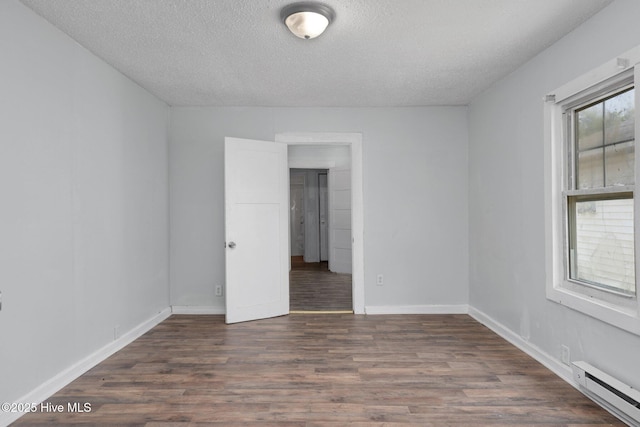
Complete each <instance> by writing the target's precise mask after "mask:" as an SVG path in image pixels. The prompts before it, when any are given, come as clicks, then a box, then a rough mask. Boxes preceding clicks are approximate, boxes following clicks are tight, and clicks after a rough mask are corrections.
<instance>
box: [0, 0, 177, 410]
mask: <svg viewBox="0 0 640 427" xmlns="http://www.w3.org/2000/svg"><path fill="white" fill-rule="evenodd" d="M0 58H2V60H1V62H2V65H1V66H0V69H1V72H0V93H1V94H2V96H1V97H0V117H2V126H0V141H1V142H0V194H1V195H2V208H1V209H0V218H1V220H0V236H2V237H1V238H0V262H1V265H2V267H1V268H0V291H2V299H3V304H2V311H0V337H1V343H0V402H20V400H18V399H19V398H21V397H22V396H24V395H25V394H26V393H28V392H31V391H32V390H34V389H35V388H36V387H38V386H40V385H42V384H43V383H45V382H46V381H47V380H49V379H51V378H52V377H54V376H55V375H56V374H59V373H60V372H61V371H63V370H65V369H67V368H69V367H70V366H71V365H73V364H75V363H77V362H78V361H80V360H81V359H83V358H85V357H87V356H89V355H90V354H92V353H94V352H96V351H97V350H99V349H101V348H102V347H104V346H105V345H107V344H109V343H112V342H113V340H114V328H115V327H118V330H119V333H121V334H125V333H126V332H127V331H129V330H131V329H132V328H134V327H135V326H137V325H139V324H140V323H142V322H144V321H146V320H148V319H149V318H152V317H153V316H154V315H155V314H157V313H158V312H159V311H162V310H163V309H166V308H167V307H168V303H169V284H168V214H167V213H168V191H167V188H168V173H167V169H168V168H167V153H168V146H167V116H168V107H167V106H166V105H165V104H164V103H162V102H160V101H158V100H157V99H156V98H154V97H152V96H151V95H149V93H148V92H146V91H144V90H143V89H141V88H140V87H138V86H136V85H135V84H133V83H132V82H131V81H130V80H128V79H127V78H125V77H124V76H123V75H121V74H120V73H118V72H116V71H115V70H114V69H113V68H112V67H110V66H108V65H106V64H105V63H103V62H102V61H101V60H99V59H98V58H96V57H95V56H94V55H92V54H90V53H89V52H87V51H86V50H84V49H83V48H81V47H80V46H79V45H78V44H77V43H76V42H74V41H72V40H71V39H70V38H68V37H67V36H65V35H63V34H62V33H61V32H60V31H58V30H57V29H55V28H53V27H52V26H51V25H49V24H48V23H46V22H45V21H44V20H43V19H42V18H40V17H39V16H37V15H35V14H34V13H33V12H32V11H30V10H28V9H27V8H26V7H25V6H23V5H22V4H21V3H18V2H17V1H14V0H2V1H0ZM0 415H1V414H0ZM5 415H8V414H5Z"/></svg>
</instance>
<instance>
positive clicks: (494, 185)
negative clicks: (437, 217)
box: [469, 0, 640, 388]
mask: <svg viewBox="0 0 640 427" xmlns="http://www.w3.org/2000/svg"><path fill="white" fill-rule="evenodd" d="M639 18H640V2H638V1H636V0H616V1H615V2H614V3H612V4H611V5H610V6H608V7H607V8H606V9H604V10H603V11H602V12H601V13H599V14H597V15H595V16H594V17H593V18H592V19H591V20H589V21H588V22H587V23H585V24H584V25H582V26H581V27H579V28H578V29H576V30H575V31H573V32H572V33H570V34H569V35H567V36H566V37H565V38H564V39H562V40H561V41H560V42H558V43H556V44H555V45H553V46H551V47H550V48H548V49H547V50H546V51H544V52H543V53H542V54H540V55H538V56H537V57H536V58H534V59H533V60H532V61H530V62H529V63H527V64H526V65H525V66H523V67H521V68H520V69H519V70H517V71H516V72H514V73H513V74H511V75H510V76H508V77H507V78H505V79H503V80H501V81H500V82H498V83H497V84H496V85H494V87H492V88H491V89H490V90H488V91H486V92H485V93H484V94H482V95H480V96H479V97H477V99H475V100H474V102H473V103H472V104H471V105H470V107H469V135H470V138H469V164H470V168H469V212H470V230H469V235H470V296H469V298H470V305H471V306H472V307H473V308H475V309H477V310H479V311H480V312H481V313H484V315H486V316H488V317H489V318H490V319H492V321H494V322H496V323H498V324H501V325H502V326H504V327H505V328H506V329H508V330H510V331H511V332H513V333H514V334H515V335H516V336H519V338H520V339H522V340H524V341H525V342H529V344H530V345H531V346H533V347H535V348H538V349H539V350H540V351H541V352H543V353H546V354H547V355H548V356H550V357H551V358H552V359H555V360H558V361H559V360H560V357H561V345H568V346H569V347H570V350H571V358H572V360H581V359H584V360H586V361H588V362H590V363H592V364H594V365H595V366H597V367H599V368H600V369H602V370H604V371H606V372H608V373H610V374H612V375H614V376H616V377H618V378H621V379H623V380H625V381H626V382H628V383H629V384H630V385H632V386H634V387H636V388H639V387H640V369H638V355H640V337H638V336H634V335H631V334H629V333H626V332H623V331H622V330H619V329H617V328H615V327H612V326H609V325H607V324H604V323H602V322H600V321H598V320H595V319H593V318H590V317H588V316H585V315H583V314H580V313H578V312H575V311H572V310H570V309H568V308H566V307H562V306H560V305H558V304H555V303H553V302H549V301H547V299H546V297H545V280H546V277H545V242H544V234H545V228H544V225H545V224H544V187H543V179H544V159H543V148H544V134H543V97H544V95H545V94H546V93H548V92H549V91H551V90H553V89H555V88H557V87H559V86H561V85H563V84H565V83H567V82H568V81H570V80H572V79H573V78H575V77H577V76H579V75H581V74H583V73H585V72H587V71H589V70H590V69H592V68H595V67H597V66H598V65H600V64H601V63H603V62H605V61H608V60H610V59H612V58H615V57H616V55H618V54H620V53H622V52H624V51H626V50H628V49H630V48H631V47H633V46H636V45H638V44H640V25H638V23H639V22H638V19H639Z"/></svg>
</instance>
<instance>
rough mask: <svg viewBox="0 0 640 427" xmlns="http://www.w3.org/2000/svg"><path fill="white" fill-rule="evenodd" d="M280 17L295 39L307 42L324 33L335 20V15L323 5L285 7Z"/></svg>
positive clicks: (309, 4)
mask: <svg viewBox="0 0 640 427" xmlns="http://www.w3.org/2000/svg"><path fill="white" fill-rule="evenodd" d="M280 17H281V18H282V21H283V22H284V24H285V25H286V26H287V28H289V30H291V32H292V33H293V34H294V35H295V36H296V37H300V38H301V39H306V40H309V39H313V38H316V37H318V36H319V35H320V34H322V33H323V32H324V30H325V29H326V28H327V26H328V25H329V24H330V23H331V21H333V19H334V18H335V13H334V12H333V9H331V8H330V7H329V6H326V5H324V4H320V3H311V2H303V3H294V4H290V5H289V6H285V7H284V8H283V9H282V11H281V12H280Z"/></svg>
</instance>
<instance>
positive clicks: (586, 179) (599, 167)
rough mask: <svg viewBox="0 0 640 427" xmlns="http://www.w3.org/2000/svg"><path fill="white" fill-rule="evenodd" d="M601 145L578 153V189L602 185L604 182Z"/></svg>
mask: <svg viewBox="0 0 640 427" xmlns="http://www.w3.org/2000/svg"><path fill="white" fill-rule="evenodd" d="M603 159H604V151H603V149H602V147H598V148H594V149H591V150H587V151H582V152H580V153H578V187H577V188H578V189H584V188H597V187H602V186H603V183H604V167H603V165H604V161H603Z"/></svg>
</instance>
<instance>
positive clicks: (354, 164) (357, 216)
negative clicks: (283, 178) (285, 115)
mask: <svg viewBox="0 0 640 427" xmlns="http://www.w3.org/2000/svg"><path fill="white" fill-rule="evenodd" d="M275 141H276V142H281V143H285V144H287V145H348V146H350V147H351V236H352V241H351V260H352V261H351V264H352V269H353V272H352V276H351V280H352V287H353V312H354V313H355V314H364V313H365V310H364V196H363V193H364V187H363V170H362V134H361V133H341V132H284V133H277V134H276V136H275ZM292 167H293V168H301V169H329V168H330V167H331V166H329V165H328V164H327V162H326V161H323V160H320V161H314V160H312V159H310V160H302V161H298V162H296V163H295V165H291V164H289V165H288V168H292Z"/></svg>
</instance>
